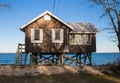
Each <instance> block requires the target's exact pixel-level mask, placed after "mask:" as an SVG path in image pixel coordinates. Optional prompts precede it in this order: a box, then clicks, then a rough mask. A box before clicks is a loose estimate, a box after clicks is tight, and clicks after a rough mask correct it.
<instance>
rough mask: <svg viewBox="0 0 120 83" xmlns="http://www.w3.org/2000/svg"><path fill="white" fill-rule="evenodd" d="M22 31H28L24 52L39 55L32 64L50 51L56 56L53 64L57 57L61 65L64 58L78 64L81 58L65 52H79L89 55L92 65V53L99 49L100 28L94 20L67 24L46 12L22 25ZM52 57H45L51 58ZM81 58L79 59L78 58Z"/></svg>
mask: <svg viewBox="0 0 120 83" xmlns="http://www.w3.org/2000/svg"><path fill="white" fill-rule="evenodd" d="M20 30H21V31H23V32H24V33H25V52H24V53H26V54H28V53H31V56H34V57H36V58H31V63H34V62H35V64H37V61H38V58H40V59H39V60H41V61H42V60H43V57H44V56H43V54H51V57H53V58H52V60H51V61H52V62H51V63H57V62H58V61H57V60H60V61H59V64H64V61H65V58H66V59H69V60H71V61H75V62H76V63H78V60H72V58H70V57H67V56H65V55H63V54H65V53H76V54H77V55H76V56H78V55H80V56H81V54H84V56H86V58H87V56H89V57H88V58H89V60H90V64H91V53H92V52H96V32H98V30H97V29H96V28H95V26H94V25H93V24H91V23H79V22H78V23H77V22H73V23H72V22H71V23H67V22H64V21H63V20H61V19H60V18H59V17H57V16H56V15H54V14H53V13H51V12H49V11H46V12H44V13H42V14H41V15H39V16H37V17H36V18H34V19H32V20H31V21H29V22H28V23H26V24H25V25H23V26H21V28H20ZM19 45H22V44H19ZM62 55H63V56H62ZM51 57H50V58H51ZM44 58H45V57H44ZM50 58H46V59H48V60H50ZM83 58H84V59H86V58H85V57H83ZM83 58H81V59H83ZM56 59H57V60H56ZM81 59H80V58H79V60H81ZM40 63H43V62H40Z"/></svg>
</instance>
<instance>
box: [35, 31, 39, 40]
mask: <svg viewBox="0 0 120 83" xmlns="http://www.w3.org/2000/svg"><path fill="white" fill-rule="evenodd" d="M34 32H35V35H34V40H40V30H34Z"/></svg>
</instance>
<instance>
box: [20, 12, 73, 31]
mask: <svg viewBox="0 0 120 83" xmlns="http://www.w3.org/2000/svg"><path fill="white" fill-rule="evenodd" d="M45 14H49V15H51V16H52V17H54V18H55V19H57V20H58V21H60V22H61V23H63V24H65V25H66V26H68V27H69V28H70V29H73V28H72V27H71V26H70V25H68V24H67V23H66V22H64V21H63V20H61V19H60V18H58V17H57V16H55V15H54V14H53V13H51V12H49V11H46V12H44V13H42V14H40V15H39V16H37V17H36V18H34V19H32V20H31V21H29V22H28V23H26V24H24V25H23V26H21V27H20V29H21V30H24V28H25V27H26V26H28V25H29V24H31V23H32V22H34V21H35V20H37V19H39V18H40V17H42V16H44V15H45Z"/></svg>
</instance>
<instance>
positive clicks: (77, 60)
mask: <svg viewBox="0 0 120 83" xmlns="http://www.w3.org/2000/svg"><path fill="white" fill-rule="evenodd" d="M77 63H78V53H76V66H77Z"/></svg>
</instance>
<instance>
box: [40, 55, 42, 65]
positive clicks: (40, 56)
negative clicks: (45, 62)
mask: <svg viewBox="0 0 120 83" xmlns="http://www.w3.org/2000/svg"><path fill="white" fill-rule="evenodd" d="M40 65H42V53H40Z"/></svg>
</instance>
